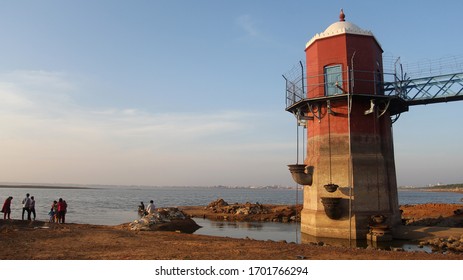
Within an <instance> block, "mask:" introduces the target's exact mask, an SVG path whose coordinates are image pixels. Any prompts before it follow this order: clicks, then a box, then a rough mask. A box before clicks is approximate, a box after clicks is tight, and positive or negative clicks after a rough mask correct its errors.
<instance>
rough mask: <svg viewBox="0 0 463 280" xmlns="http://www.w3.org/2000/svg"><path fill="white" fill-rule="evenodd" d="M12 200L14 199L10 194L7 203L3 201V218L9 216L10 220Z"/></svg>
mask: <svg viewBox="0 0 463 280" xmlns="http://www.w3.org/2000/svg"><path fill="white" fill-rule="evenodd" d="M11 200H13V197H12V196H10V197H8V198H7V199H6V200H5V203H3V207H2V212H3V219H4V220H6V217H8V220H10V214H11Z"/></svg>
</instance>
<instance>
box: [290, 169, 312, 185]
mask: <svg viewBox="0 0 463 280" xmlns="http://www.w3.org/2000/svg"><path fill="white" fill-rule="evenodd" d="M288 167H289V171H290V172H291V176H292V177H293V180H294V181H295V182H296V183H298V184H299V185H304V186H307V185H308V186H311V185H312V172H311V170H310V168H309V166H307V165H305V164H289V165H288Z"/></svg>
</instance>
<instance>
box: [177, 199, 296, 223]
mask: <svg viewBox="0 0 463 280" xmlns="http://www.w3.org/2000/svg"><path fill="white" fill-rule="evenodd" d="M181 209H182V211H184V213H186V214H187V215H189V216H190V217H202V218H207V219H211V220H229V221H248V222H249V221H259V222H283V223H289V222H297V221H300V212H301V209H302V205H300V204H298V205H271V204H261V203H259V202H256V203H250V202H246V203H244V204H243V203H234V204H231V203H228V202H226V201H224V200H223V199H222V198H219V199H217V200H214V201H212V202H211V203H209V204H208V205H207V206H182V207H181Z"/></svg>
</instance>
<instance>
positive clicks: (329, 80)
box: [324, 65, 343, 96]
mask: <svg viewBox="0 0 463 280" xmlns="http://www.w3.org/2000/svg"><path fill="white" fill-rule="evenodd" d="M324 72H325V95H326V96H330V95H335V94H341V93H343V92H342V90H341V88H342V68H341V65H332V66H325V69H324Z"/></svg>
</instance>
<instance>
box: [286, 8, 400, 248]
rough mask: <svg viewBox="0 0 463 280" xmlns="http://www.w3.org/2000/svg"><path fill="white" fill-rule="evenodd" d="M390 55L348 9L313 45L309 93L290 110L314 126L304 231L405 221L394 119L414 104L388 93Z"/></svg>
mask: <svg viewBox="0 0 463 280" xmlns="http://www.w3.org/2000/svg"><path fill="white" fill-rule="evenodd" d="M382 52H383V50H382V48H381V45H380V44H379V42H378V41H377V40H376V38H375V37H374V35H373V33H372V32H370V31H366V30H364V29H361V28H360V27H358V26H357V25H355V24H353V23H350V22H347V21H345V15H344V13H343V11H342V10H341V13H340V16H339V21H337V22H335V23H333V24H331V25H330V26H329V27H328V28H327V29H326V30H325V31H324V32H322V33H319V34H316V35H315V36H314V37H313V38H312V39H310V40H309V42H308V43H307V44H306V48H305V53H306V76H307V78H306V83H307V84H306V88H307V91H306V95H305V96H303V97H301V96H299V97H298V96H297V95H294V96H293V99H292V100H291V102H290V104H289V106H288V107H287V109H286V110H287V111H289V112H292V113H293V114H294V115H296V117H297V118H298V120H303V121H304V122H305V126H306V128H307V145H306V146H307V150H306V159H305V161H304V165H305V166H307V167H308V168H307V169H306V171H302V172H304V173H306V174H307V173H310V174H308V175H311V176H310V177H311V178H310V180H306V181H305V182H303V181H301V182H302V183H301V184H303V185H304V207H303V210H302V216H301V217H302V218H301V232H302V233H305V234H309V235H311V236H315V237H329V238H346V239H347V238H349V239H365V238H366V235H367V233H368V232H369V231H370V225H371V223H372V220H371V217H372V216H384V217H386V221H385V224H384V225H385V226H387V228H389V229H393V228H394V226H395V225H397V224H399V223H400V212H399V205H398V195H397V182H396V173H395V164H394V148H393V139H392V121H391V117H390V116H391V115H394V114H397V113H398V112H402V111H406V110H407V109H408V107H407V106H406V105H404V104H402V103H401V99H400V98H396V97H395V96H385V95H384V90H383V89H384V82H383V81H384V77H383V62H382ZM307 170H309V171H307ZM295 172H296V173H297V172H298V171H295ZM299 173H301V172H300V171H299ZM293 177H294V176H293Z"/></svg>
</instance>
